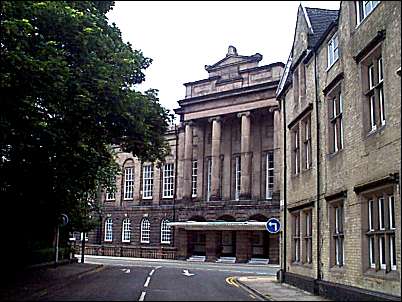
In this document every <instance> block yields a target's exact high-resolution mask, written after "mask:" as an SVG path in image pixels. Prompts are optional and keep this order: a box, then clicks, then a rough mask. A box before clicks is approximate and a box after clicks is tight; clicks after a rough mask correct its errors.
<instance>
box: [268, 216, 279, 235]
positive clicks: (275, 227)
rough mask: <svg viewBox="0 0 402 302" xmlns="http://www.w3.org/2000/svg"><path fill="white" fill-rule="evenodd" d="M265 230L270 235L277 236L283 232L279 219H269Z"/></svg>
mask: <svg viewBox="0 0 402 302" xmlns="http://www.w3.org/2000/svg"><path fill="white" fill-rule="evenodd" d="M265 228H266V229H267V231H268V232H269V233H271V234H276V233H279V231H280V230H281V223H280V221H279V219H277V218H270V219H268V221H267V223H266V225H265Z"/></svg>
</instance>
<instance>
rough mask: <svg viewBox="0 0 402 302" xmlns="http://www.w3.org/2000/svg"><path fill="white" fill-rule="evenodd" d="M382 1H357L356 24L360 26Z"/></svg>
mask: <svg viewBox="0 0 402 302" xmlns="http://www.w3.org/2000/svg"><path fill="white" fill-rule="evenodd" d="M378 3H380V1H356V24H357V25H359V24H360V23H361V22H362V21H363V20H364V19H365V18H366V17H367V16H368V15H369V14H370V13H371V12H372V11H373V10H374V9H375V8H376V7H377V5H378Z"/></svg>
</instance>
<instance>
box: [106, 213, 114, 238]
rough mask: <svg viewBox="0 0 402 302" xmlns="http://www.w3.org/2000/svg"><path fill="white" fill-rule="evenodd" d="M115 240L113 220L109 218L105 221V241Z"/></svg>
mask: <svg viewBox="0 0 402 302" xmlns="http://www.w3.org/2000/svg"><path fill="white" fill-rule="evenodd" d="M112 240H113V221H112V218H108V219H106V221H105V241H112Z"/></svg>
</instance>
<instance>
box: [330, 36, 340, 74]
mask: <svg viewBox="0 0 402 302" xmlns="http://www.w3.org/2000/svg"><path fill="white" fill-rule="evenodd" d="M327 54H328V65H327V70H328V69H330V68H331V66H332V65H334V64H335V62H336V61H338V59H339V39H338V33H335V34H334V35H333V36H332V38H331V39H330V40H329V41H328V44H327Z"/></svg>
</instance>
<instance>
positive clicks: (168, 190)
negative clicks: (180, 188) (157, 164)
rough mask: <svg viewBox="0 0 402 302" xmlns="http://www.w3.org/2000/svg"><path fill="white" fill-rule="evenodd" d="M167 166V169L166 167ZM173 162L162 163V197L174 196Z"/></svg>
mask: <svg viewBox="0 0 402 302" xmlns="http://www.w3.org/2000/svg"><path fill="white" fill-rule="evenodd" d="M168 167H169V169H167V168H168ZM174 179H175V171H174V163H166V164H164V165H163V180H162V198H173V197H174Z"/></svg>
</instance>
